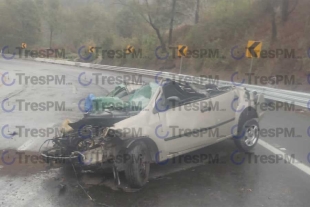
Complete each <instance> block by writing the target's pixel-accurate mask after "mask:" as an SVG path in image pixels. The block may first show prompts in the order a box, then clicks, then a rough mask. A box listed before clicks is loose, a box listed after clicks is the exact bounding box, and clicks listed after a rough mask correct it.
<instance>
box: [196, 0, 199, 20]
mask: <svg viewBox="0 0 310 207" xmlns="http://www.w3.org/2000/svg"><path fill="white" fill-rule="evenodd" d="M199 5H200V0H196V11H195V24H198V22H199Z"/></svg>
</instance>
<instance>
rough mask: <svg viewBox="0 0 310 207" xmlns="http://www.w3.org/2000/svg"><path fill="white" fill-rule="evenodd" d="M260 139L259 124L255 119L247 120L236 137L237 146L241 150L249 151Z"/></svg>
mask: <svg viewBox="0 0 310 207" xmlns="http://www.w3.org/2000/svg"><path fill="white" fill-rule="evenodd" d="M258 139H259V124H258V122H257V121H256V120H255V119H250V120H248V121H246V122H245V123H244V124H243V125H242V126H241V127H240V128H239V130H238V135H237V136H235V137H234V141H235V144H236V146H237V147H238V149H239V150H240V151H243V152H249V151H251V150H252V149H253V148H254V147H255V145H256V144H257V142H258Z"/></svg>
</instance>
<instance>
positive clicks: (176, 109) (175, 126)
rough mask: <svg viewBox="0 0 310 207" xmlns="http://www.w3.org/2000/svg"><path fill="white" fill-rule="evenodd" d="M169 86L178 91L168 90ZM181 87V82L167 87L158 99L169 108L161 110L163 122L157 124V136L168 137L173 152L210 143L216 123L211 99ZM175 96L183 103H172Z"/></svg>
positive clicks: (168, 149) (169, 149) (161, 120)
mask: <svg viewBox="0 0 310 207" xmlns="http://www.w3.org/2000/svg"><path fill="white" fill-rule="evenodd" d="M175 84H176V83H175ZM168 87H171V88H173V87H175V88H178V90H175V88H174V89H171V88H170V91H169V92H167V91H168V90H169V89H168ZM179 89H180V88H179V87H178V85H173V86H171V85H170V86H164V87H163V94H162V96H161V97H159V99H158V100H159V101H161V102H165V103H166V104H164V105H165V109H164V110H161V112H159V117H160V122H161V125H160V126H157V128H156V131H157V133H156V135H157V137H158V138H160V139H163V140H165V143H166V144H165V145H166V149H167V151H168V152H170V154H173V153H178V152H182V151H185V150H190V149H194V148H199V147H200V146H203V145H206V144H207V143H208V142H210V128H212V126H214V125H215V121H214V118H213V116H214V115H213V111H212V110H211V107H210V101H211V100H210V98H208V97H205V96H203V95H202V94H195V93H193V94H186V93H183V94H182V92H180V91H179ZM165 92H166V93H165ZM196 95H197V96H196ZM171 97H178V98H180V99H181V102H180V103H174V104H172V103H170V102H169V101H168V99H169V98H171ZM157 103H159V102H157Z"/></svg>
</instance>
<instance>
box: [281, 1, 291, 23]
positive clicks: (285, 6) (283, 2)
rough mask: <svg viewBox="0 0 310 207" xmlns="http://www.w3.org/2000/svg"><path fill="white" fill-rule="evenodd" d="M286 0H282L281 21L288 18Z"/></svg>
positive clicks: (287, 3)
mask: <svg viewBox="0 0 310 207" xmlns="http://www.w3.org/2000/svg"><path fill="white" fill-rule="evenodd" d="M288 7H289V2H288V0H282V22H286V21H287V18H288Z"/></svg>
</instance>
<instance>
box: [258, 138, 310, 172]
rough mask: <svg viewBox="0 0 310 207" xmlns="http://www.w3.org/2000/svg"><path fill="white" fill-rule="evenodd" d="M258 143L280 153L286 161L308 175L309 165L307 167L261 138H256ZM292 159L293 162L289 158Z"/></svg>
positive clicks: (275, 152)
mask: <svg viewBox="0 0 310 207" xmlns="http://www.w3.org/2000/svg"><path fill="white" fill-rule="evenodd" d="M258 144H260V145H261V146H263V147H265V148H266V149H268V150H269V151H271V152H272V153H274V154H278V155H282V156H283V158H284V159H286V161H288V163H290V164H291V165H294V166H295V167H297V168H298V169H299V170H301V171H303V172H304V173H306V174H308V175H310V167H308V166H307V165H305V164H303V163H301V162H300V161H299V160H297V159H295V158H292V157H291V156H289V155H287V154H285V153H284V152H282V151H281V150H279V149H277V148H275V147H273V146H272V145H270V144H268V143H267V142H265V141H263V140H261V139H260V140H258ZM292 159H293V160H294V162H290V160H292Z"/></svg>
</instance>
